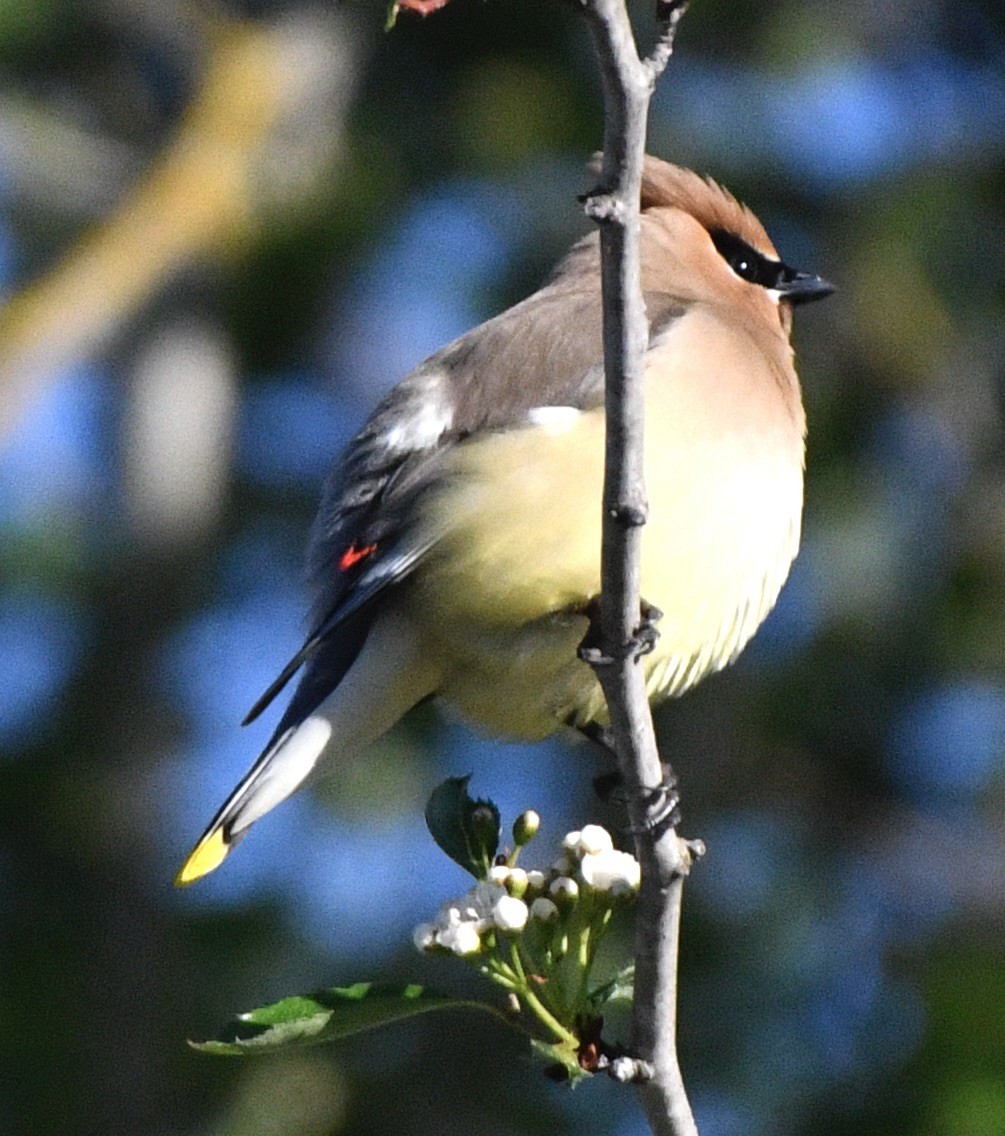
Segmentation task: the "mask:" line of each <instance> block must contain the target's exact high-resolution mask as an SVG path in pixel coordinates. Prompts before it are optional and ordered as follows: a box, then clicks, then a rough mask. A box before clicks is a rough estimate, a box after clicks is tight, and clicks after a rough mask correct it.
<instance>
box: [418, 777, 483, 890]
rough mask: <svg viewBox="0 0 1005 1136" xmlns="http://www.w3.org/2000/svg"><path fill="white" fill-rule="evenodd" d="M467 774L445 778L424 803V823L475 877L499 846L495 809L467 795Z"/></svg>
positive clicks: (452, 856) (481, 877)
mask: <svg viewBox="0 0 1005 1136" xmlns="http://www.w3.org/2000/svg"><path fill="white" fill-rule="evenodd" d="M470 780H471V776H470V774H469V775H468V776H467V777H449V778H448V779H447V780H446V781H444V782H443V784H442V785H438V786H437V787H436V788H435V789H434V790H433V794H432V796H431V797H430V798H429V804H428V805H426V825H427V826H428V828H429V831H430V832H431V833H432V836H433V839H434V840H435V841H436V843H437V844H438V845H439V846H440V847H441V848H442V849H443V851H444V852H446V854H447V855H448V856H449V857H450V858H451V860H454V861H456V862H457V863H458V864H460V866H461V867H462V868H463V869H464V870H465V871H467V872H470V873H471V874H472V875H473V876H474V877H475V879H478V880H483V879H485V877H486V876H487V875H488V871H489V868H491V867H492V861H493V860H494V859H495V854H496V849H498V847H499V810H498V809H497V808H496V806H495V805H494V804H493V803H492V802H491V801H476V800H473V799H472V798H471V797H470V796H469V795H468V782H469V781H470Z"/></svg>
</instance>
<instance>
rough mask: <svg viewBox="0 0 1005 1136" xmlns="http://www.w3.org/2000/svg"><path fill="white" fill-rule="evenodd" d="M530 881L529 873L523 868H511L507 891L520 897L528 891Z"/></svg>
mask: <svg viewBox="0 0 1005 1136" xmlns="http://www.w3.org/2000/svg"><path fill="white" fill-rule="evenodd" d="M528 882H529V881H528V879H527V873H526V872H525V871H524V870H523V868H510V870H509V876H508V877H507V879H506V891H507V893H508V894H509V895H515V896H516V897H517V899H520V898H522V897H523V895H524V894H525V893H526V891H527V884H528Z"/></svg>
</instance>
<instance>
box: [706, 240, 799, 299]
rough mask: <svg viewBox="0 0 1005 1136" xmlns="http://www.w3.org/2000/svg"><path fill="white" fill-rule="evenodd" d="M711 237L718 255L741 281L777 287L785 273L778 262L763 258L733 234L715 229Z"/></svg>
mask: <svg viewBox="0 0 1005 1136" xmlns="http://www.w3.org/2000/svg"><path fill="white" fill-rule="evenodd" d="M711 237H712V243H713V244H714V245H715V247H716V250H717V251H718V253H719V255H720V256H721V257H722V259H723V260H724V261H725V262H726V263H727V264H728V265H729V267H730V268H731V269H732V270H733V271H734V272H735V273H736V275H737V276H739V277H740V279H741V280H746V281H748V282H749V283H750V284H759V285H760V286H761V287H762V288H776V287H777V286H778V284H779V282H780V281H781V278H782V275H783V273H784V272H785V266H784V265H783V264H782V263H781V262H780V261H777V260H772V259H771V258H770V257H767V256H764V255H763V254H762V253H759V252H758V251H757V249H755V248H751V246H750V245H748V244H747V242H746V241H745V240H742V239H741V238H740V237H738V236H737V235H736V234H735V233H729V232H726V230H725V229H717V230H716V231H715V232H714V233H712V234H711Z"/></svg>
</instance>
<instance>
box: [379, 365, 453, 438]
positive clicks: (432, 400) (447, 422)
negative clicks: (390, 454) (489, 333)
mask: <svg viewBox="0 0 1005 1136" xmlns="http://www.w3.org/2000/svg"><path fill="white" fill-rule="evenodd" d="M446 378H447V377H446V375H444V373H443V372H442V371H439V370H437V371H430V372H427V373H426V374H424V375H416V376H415V377H414V378H413V379H412V380H411V381H410V382H409V386H410V387H411V388H412V389H411V390H410V392H409V398H408V401H407V402H406V403H405V404H404V406H403V407H402V411H401V413H400V415H399V417H398V419H397V421H395V423H394V425H393V426H390V427H389V428H388V429H387V430H385V431H384V434H383V435H382V439H381V440H382V441H383V443H384V445H385V446H386V447H387V448H388V449H389V450H396V451H398V452H399V453H410V452H414V451H416V450H428V449H431V448H432V447H433V446H435V445H436V444H437V443H438V442H439V440H440V439H441V438H442V437H443V435H444V434H445V433H446V432H447V431H448V430H449V429H450V427H451V426H452V425H453V421H454V414H453V408H452V407H451V406H450V404H449V401H448V400H447V399H446V398H445V397H444V392H445V388H446V386H447V382H446Z"/></svg>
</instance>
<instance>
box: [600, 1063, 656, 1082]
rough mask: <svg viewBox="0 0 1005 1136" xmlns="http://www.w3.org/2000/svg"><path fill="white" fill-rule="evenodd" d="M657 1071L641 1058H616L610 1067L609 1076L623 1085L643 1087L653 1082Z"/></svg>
mask: <svg viewBox="0 0 1005 1136" xmlns="http://www.w3.org/2000/svg"><path fill="white" fill-rule="evenodd" d="M655 1072H656V1070H655V1069H654V1068H653V1066H652V1064H651V1063H650V1062H648V1061H643V1060H642V1058H641V1057H628V1056H621V1057H615V1058H614V1059H613V1060H612V1061H611V1064H610V1065H609V1066H608V1069H607V1074H608V1076H609V1077H611V1078H613V1079H614V1080H615V1081H617V1082H618V1083H619V1084H622V1085H641V1084H644V1083H645V1082H646V1081H651V1080H652V1079H653V1075H654V1074H655Z"/></svg>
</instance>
